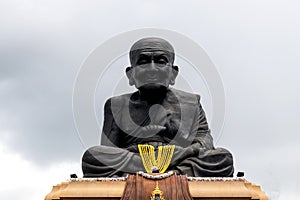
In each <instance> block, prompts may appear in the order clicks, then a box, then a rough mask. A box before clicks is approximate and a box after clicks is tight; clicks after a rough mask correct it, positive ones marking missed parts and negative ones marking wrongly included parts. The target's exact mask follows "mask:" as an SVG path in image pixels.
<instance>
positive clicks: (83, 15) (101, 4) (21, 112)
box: [0, 0, 300, 200]
mask: <svg viewBox="0 0 300 200" xmlns="http://www.w3.org/2000/svg"><path fill="white" fill-rule="evenodd" d="M179 2H180V3H179ZM299 7H300V3H298V1H296V0H295V1H292V0H285V1H283V0H281V1H277V0H251V1H250V0H249V1H248V0H244V1H240V0H220V1H216V0H207V1H199V0H197V1H196V0H195V1H174V0H172V1H158V0H151V1H148V0H144V1H140V0H135V1H129V0H127V1H109V0H106V1H100V0H99V1H91V0H90V1H73V0H59V1H53V0H52V1H50V0H49V1H43V0H31V1H30V0H28V1H26V0H23V1H16V0H7V1H4V0H1V1H0V160H1V165H0V172H1V174H2V175H1V180H0V184H1V185H0V198H1V199H6V200H16V199H24V200H40V199H43V198H44V196H45V195H46V194H47V193H48V192H50V191H51V188H52V186H53V185H56V184H58V183H60V182H62V181H65V180H67V178H69V174H70V173H77V174H78V175H79V176H82V172H81V156H82V154H83V152H84V150H85V148H86V147H85V146H84V145H82V142H81V141H80V139H79V137H78V134H77V132H76V126H75V123H74V120H73V111H72V92H73V86H74V83H75V81H76V76H77V73H78V71H79V70H80V67H81V65H82V63H83V62H84V60H85V59H86V58H87V57H88V56H89V54H90V52H92V51H93V50H94V49H96V48H97V47H98V46H99V45H101V44H102V43H103V42H105V41H107V40H108V39H110V38H111V37H112V36H115V35H118V34H121V33H123V32H126V31H131V30H135V29H142V28H146V27H152V28H159V29H169V30H172V31H176V32H178V33H180V34H183V35H186V36H187V37H189V38H191V39H192V40H193V41H195V42H197V43H198V44H199V45H200V46H201V47H202V48H203V49H204V50H205V51H206V53H207V54H208V56H209V57H210V59H211V60H212V61H213V63H214V64H215V65H216V68H217V69H218V72H219V74H220V76H221V78H222V80H223V86H224V88H225V94H226V119H225V124H224V128H223V131H222V135H221V137H219V138H218V140H217V141H216V146H223V147H226V148H227V149H229V150H230V151H231V152H232V153H233V155H234V162H235V169H236V171H245V175H246V178H247V180H249V181H252V182H254V183H256V184H259V185H261V186H262V189H263V190H264V191H265V192H266V193H267V194H268V195H269V197H270V199H272V200H277V199H280V200H289V199H291V200H293V199H297V196H299V190H300V185H299V178H300V175H299V171H298V168H299V166H300V156H299V154H300V144H299V139H300V137H299V135H298V133H299V124H300V123H299V122H300V120H299V115H300V104H299V102H300V93H299V91H300V75H299V73H300V68H299V67H300V61H299V55H300V27H299V26H300V25H299V24H300V13H299ZM128 48H129V47H128ZM175 49H176V46H175ZM120 61H122V59H120ZM124 62H125V63H124V64H123V65H122V66H120V71H119V72H116V73H123V70H124V68H125V67H126V66H127V65H128V63H126V59H124ZM181 68H184V66H181ZM193 87H195V86H193ZM196 91H198V90H196ZM199 91H200V92H201V91H202V90H201V89H200V90H199ZM204 92H205V90H204ZM204 96H205V94H204ZM100 104H101V103H100ZM96 107H97V108H99V109H100V108H101V107H102V105H97V106H96ZM204 107H206V110H207V114H208V117H210V109H211V108H210V107H211V105H210V104H209V102H207V103H205V102H204ZM97 112H101V111H97ZM100 123H101V122H100ZM213 134H214V133H213Z"/></svg>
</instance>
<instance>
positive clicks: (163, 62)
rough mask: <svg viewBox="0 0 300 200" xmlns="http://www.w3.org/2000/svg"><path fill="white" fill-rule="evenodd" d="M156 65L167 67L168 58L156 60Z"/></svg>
mask: <svg viewBox="0 0 300 200" xmlns="http://www.w3.org/2000/svg"><path fill="white" fill-rule="evenodd" d="M156 63H158V64H162V65H166V64H168V59H167V58H166V57H164V56H162V57H159V58H158V59H157V60H156Z"/></svg>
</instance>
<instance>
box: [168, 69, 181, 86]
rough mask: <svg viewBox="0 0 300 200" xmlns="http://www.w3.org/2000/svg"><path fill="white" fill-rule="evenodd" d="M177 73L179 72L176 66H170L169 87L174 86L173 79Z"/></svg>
mask: <svg viewBox="0 0 300 200" xmlns="http://www.w3.org/2000/svg"><path fill="white" fill-rule="evenodd" d="M178 72H179V67H178V66H176V65H173V66H172V77H171V80H170V85H174V84H175V79H176V77H177V75H178Z"/></svg>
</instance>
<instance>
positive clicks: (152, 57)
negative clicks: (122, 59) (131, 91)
mask: <svg viewBox="0 0 300 200" xmlns="http://www.w3.org/2000/svg"><path fill="white" fill-rule="evenodd" d="M129 58H130V63H131V66H130V67H127V68H126V75H127V77H128V79H129V84H130V85H135V87H136V88H137V89H159V88H167V87H169V85H174V84H175V79H176V77H177V74H178V67H177V66H175V65H173V63H174V59H175V53H174V48H173V47H172V45H171V44H170V43H169V42H168V41H166V40H164V39H161V38H155V37H149V38H143V39H140V40H138V41H137V42H135V43H134V44H133V45H132V47H131V49H130V53H129Z"/></svg>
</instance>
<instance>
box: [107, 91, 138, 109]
mask: <svg viewBox="0 0 300 200" xmlns="http://www.w3.org/2000/svg"><path fill="white" fill-rule="evenodd" d="M135 93H137V92H133V93H126V94H122V95H118V96H113V97H111V98H109V99H107V101H106V104H114V105H119V106H123V105H125V104H126V103H128V101H129V99H130V97H131V96H132V95H134V94H135Z"/></svg>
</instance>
